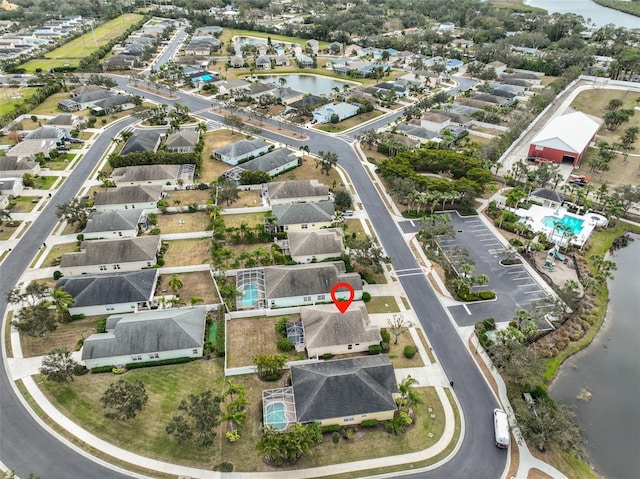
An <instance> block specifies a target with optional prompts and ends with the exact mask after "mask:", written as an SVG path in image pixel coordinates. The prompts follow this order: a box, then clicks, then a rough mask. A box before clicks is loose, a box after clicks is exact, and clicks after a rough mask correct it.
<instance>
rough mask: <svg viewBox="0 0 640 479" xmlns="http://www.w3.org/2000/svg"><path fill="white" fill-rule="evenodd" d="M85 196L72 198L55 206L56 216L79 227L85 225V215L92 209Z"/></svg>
mask: <svg viewBox="0 0 640 479" xmlns="http://www.w3.org/2000/svg"><path fill="white" fill-rule="evenodd" d="M93 210H94V209H93V207H92V206H90V204H89V199H88V198H87V197H82V198H74V199H72V200H71V201H68V202H66V203H62V204H59V205H58V206H57V207H56V216H57V217H58V218H60V219H65V220H67V222H68V223H69V224H71V225H75V224H77V225H78V227H79V228H84V227H85V226H87V217H88V216H89V213H91V212H92V211H93Z"/></svg>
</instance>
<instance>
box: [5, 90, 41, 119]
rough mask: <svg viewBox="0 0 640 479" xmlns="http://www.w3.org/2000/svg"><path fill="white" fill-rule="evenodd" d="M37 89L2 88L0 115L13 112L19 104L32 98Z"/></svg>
mask: <svg viewBox="0 0 640 479" xmlns="http://www.w3.org/2000/svg"><path fill="white" fill-rule="evenodd" d="M35 91H36V89H35V88H0V115H6V114H7V113H10V112H12V111H13V108H14V107H15V106H16V104H17V103H18V102H20V101H21V100H23V99H27V98H31V97H32V96H33V94H34V92H35Z"/></svg>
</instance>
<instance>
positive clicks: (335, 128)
mask: <svg viewBox="0 0 640 479" xmlns="http://www.w3.org/2000/svg"><path fill="white" fill-rule="evenodd" d="M381 115H382V112H381V111H380V110H373V111H370V112H368V113H362V114H360V115H356V116H353V117H351V118H347V119H346V120H343V121H341V122H340V123H335V124H334V123H324V124H322V125H319V126H316V128H317V129H318V130H322V131H326V132H327V133H340V132H341V131H345V130H348V129H349V128H353V127H354V126H357V125H359V124H361V123H364V122H366V121H369V120H373V119H374V118H377V117H379V116H381Z"/></svg>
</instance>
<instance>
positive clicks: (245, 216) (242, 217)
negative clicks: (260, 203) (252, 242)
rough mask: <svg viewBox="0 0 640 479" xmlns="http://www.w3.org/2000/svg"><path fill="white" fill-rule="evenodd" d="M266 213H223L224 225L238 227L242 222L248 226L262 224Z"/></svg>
mask: <svg viewBox="0 0 640 479" xmlns="http://www.w3.org/2000/svg"><path fill="white" fill-rule="evenodd" d="M266 215H267V214H266V213H242V214H238V215H223V216H222V219H223V220H224V225H225V226H226V227H227V228H239V227H240V225H241V224H242V223H246V224H247V225H248V226H249V227H250V228H251V227H253V226H256V225H259V224H260V225H261V224H264V217H265V216H266Z"/></svg>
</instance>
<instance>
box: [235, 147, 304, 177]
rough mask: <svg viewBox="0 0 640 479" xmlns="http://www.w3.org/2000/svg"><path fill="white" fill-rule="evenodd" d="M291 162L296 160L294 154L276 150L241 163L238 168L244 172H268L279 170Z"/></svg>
mask: <svg viewBox="0 0 640 479" xmlns="http://www.w3.org/2000/svg"><path fill="white" fill-rule="evenodd" d="M293 160H297V157H296V155H295V154H294V153H292V152H291V151H289V150H287V149H286V148H278V149H277V150H273V151H270V152H269V153H265V154H264V155H262V156H258V157H256V158H254V159H253V160H249V161H247V162H246V163H242V164H241V165H239V166H240V167H241V168H242V169H244V170H251V171H267V172H268V171H271V170H275V169H276V168H280V167H281V166H284V165H286V164H287V163H290V162H291V161H293Z"/></svg>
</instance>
